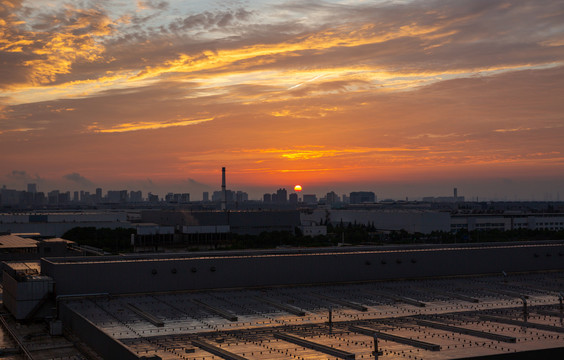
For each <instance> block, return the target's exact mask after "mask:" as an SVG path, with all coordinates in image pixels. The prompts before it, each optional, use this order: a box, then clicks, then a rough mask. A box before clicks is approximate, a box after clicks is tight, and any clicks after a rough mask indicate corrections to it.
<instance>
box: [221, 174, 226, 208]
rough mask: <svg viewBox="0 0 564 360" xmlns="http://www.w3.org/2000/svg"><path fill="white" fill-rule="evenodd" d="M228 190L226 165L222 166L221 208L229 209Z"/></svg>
mask: <svg viewBox="0 0 564 360" xmlns="http://www.w3.org/2000/svg"><path fill="white" fill-rule="evenodd" d="M226 205H227V192H226V190H225V167H222V168H221V210H225V209H227V206H226Z"/></svg>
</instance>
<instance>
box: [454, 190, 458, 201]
mask: <svg viewBox="0 0 564 360" xmlns="http://www.w3.org/2000/svg"><path fill="white" fill-rule="evenodd" d="M454 202H458V189H457V188H454Z"/></svg>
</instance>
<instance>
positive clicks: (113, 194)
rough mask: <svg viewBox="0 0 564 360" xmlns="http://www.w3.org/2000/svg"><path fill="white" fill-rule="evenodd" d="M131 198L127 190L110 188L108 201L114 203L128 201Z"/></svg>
mask: <svg viewBox="0 0 564 360" xmlns="http://www.w3.org/2000/svg"><path fill="white" fill-rule="evenodd" d="M128 200H129V195H128V192H127V190H109V191H108V202H109V203H113V204H118V203H126V202H127V201H128Z"/></svg>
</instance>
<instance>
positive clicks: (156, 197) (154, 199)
mask: <svg viewBox="0 0 564 360" xmlns="http://www.w3.org/2000/svg"><path fill="white" fill-rule="evenodd" d="M147 200H149V202H152V203H157V202H159V195H156V194H151V193H149V194H148V195H147Z"/></svg>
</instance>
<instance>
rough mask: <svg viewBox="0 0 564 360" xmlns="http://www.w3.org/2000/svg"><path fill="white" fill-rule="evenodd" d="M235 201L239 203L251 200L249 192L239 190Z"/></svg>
mask: <svg viewBox="0 0 564 360" xmlns="http://www.w3.org/2000/svg"><path fill="white" fill-rule="evenodd" d="M235 201H237V202H238V203H239V204H240V203H243V202H246V201H249V194H247V193H246V192H244V191H237V193H236V194H235Z"/></svg>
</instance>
